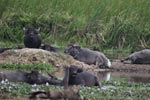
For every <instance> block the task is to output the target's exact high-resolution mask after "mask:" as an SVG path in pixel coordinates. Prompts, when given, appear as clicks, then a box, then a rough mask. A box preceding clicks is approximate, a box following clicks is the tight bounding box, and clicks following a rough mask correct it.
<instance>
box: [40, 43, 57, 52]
mask: <svg viewBox="0 0 150 100" xmlns="http://www.w3.org/2000/svg"><path fill="white" fill-rule="evenodd" d="M41 49H43V50H47V51H51V52H59V48H57V47H54V46H52V45H50V44H44V45H42V46H41Z"/></svg>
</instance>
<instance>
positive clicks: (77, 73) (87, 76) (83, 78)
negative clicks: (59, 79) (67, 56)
mask: <svg viewBox="0 0 150 100" xmlns="http://www.w3.org/2000/svg"><path fill="white" fill-rule="evenodd" d="M66 73H67V74H66ZM66 77H67V78H66ZM64 79H68V85H83V86H99V82H98V80H97V77H96V76H94V75H93V74H91V73H89V72H86V71H83V70H82V69H81V68H78V67H77V66H75V65H71V66H70V68H68V67H66V72H65V77H64Z"/></svg>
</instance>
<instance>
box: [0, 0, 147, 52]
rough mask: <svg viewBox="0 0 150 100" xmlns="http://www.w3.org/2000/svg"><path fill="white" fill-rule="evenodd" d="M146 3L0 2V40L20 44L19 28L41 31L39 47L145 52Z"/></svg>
mask: <svg viewBox="0 0 150 100" xmlns="http://www.w3.org/2000/svg"><path fill="white" fill-rule="evenodd" d="M149 5H150V1H147V0H94V1H93V0H88V1H87V0H82V1H81V0H32V1H31V0H23V1H20V0H11V1H7V0H0V29H1V30H0V39H1V40H4V41H9V42H13V43H17V44H20V42H22V41H23V30H22V28H23V27H35V28H38V27H41V35H42V38H43V43H46V42H47V43H51V44H56V45H59V46H63V47H65V46H66V45H67V44H69V43H78V44H80V45H82V46H86V47H90V48H93V47H96V48H98V49H99V50H103V49H105V48H109V49H116V48H119V49H123V48H127V49H128V48H130V49H132V51H135V50H139V49H143V48H149V45H150V44H149V43H150V39H149V38H150V28H149V27H150V21H149V18H150V6H149Z"/></svg>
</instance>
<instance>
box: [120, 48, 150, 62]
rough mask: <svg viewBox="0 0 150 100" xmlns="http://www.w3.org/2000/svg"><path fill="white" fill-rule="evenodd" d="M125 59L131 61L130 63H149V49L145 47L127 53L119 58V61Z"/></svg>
mask: <svg viewBox="0 0 150 100" xmlns="http://www.w3.org/2000/svg"><path fill="white" fill-rule="evenodd" d="M126 60H129V61H131V63H132V64H150V50H149V49H145V50H141V51H138V52H135V53H133V54H131V55H129V56H128V57H127V58H125V59H123V60H121V62H124V61H126Z"/></svg>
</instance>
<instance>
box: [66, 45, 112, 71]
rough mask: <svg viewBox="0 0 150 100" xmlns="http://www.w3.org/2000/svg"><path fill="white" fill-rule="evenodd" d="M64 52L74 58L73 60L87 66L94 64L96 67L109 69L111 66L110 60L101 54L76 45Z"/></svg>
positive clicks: (70, 46)
mask: <svg viewBox="0 0 150 100" xmlns="http://www.w3.org/2000/svg"><path fill="white" fill-rule="evenodd" d="M64 52H65V53H66V54H69V55H71V56H72V57H74V59H77V60H79V61H82V62H84V63H87V64H95V65H96V66H97V67H107V68H109V67H110V66H111V62H110V60H109V59H108V58H107V57H106V56H105V55H104V54H103V53H101V52H98V51H93V50H90V49H88V48H81V47H79V46H77V45H69V46H68V47H67V49H65V51H64Z"/></svg>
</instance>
